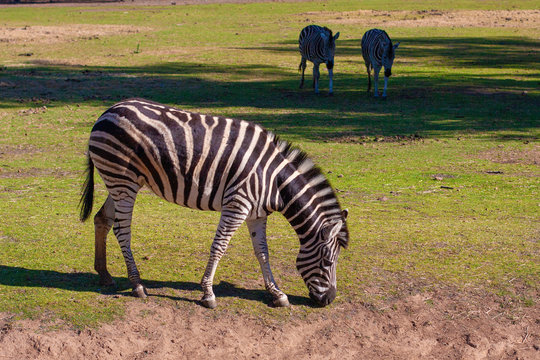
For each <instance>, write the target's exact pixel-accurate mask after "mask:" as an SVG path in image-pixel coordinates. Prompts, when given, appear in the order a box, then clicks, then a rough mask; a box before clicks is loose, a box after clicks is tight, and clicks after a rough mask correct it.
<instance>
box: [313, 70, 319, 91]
mask: <svg viewBox="0 0 540 360" xmlns="http://www.w3.org/2000/svg"><path fill="white" fill-rule="evenodd" d="M320 77H321V73H320V71H319V64H313V88H314V89H315V94H318V93H319V78H320Z"/></svg>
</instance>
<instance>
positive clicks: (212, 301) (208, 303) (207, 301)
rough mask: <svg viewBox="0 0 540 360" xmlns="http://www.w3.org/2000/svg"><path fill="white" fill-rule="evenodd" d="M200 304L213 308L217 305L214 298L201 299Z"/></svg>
mask: <svg viewBox="0 0 540 360" xmlns="http://www.w3.org/2000/svg"><path fill="white" fill-rule="evenodd" d="M201 305H202V306H204V307H205V308H207V309H215V308H216V307H217V301H216V299H215V298H209V299H202V300H201Z"/></svg>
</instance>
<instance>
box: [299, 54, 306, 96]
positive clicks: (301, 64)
mask: <svg viewBox="0 0 540 360" xmlns="http://www.w3.org/2000/svg"><path fill="white" fill-rule="evenodd" d="M306 66H307V64H306V58H302V60H301V61H300V66H298V71H302V79H301V80H300V89H302V88H303V87H304V72H305V71H306Z"/></svg>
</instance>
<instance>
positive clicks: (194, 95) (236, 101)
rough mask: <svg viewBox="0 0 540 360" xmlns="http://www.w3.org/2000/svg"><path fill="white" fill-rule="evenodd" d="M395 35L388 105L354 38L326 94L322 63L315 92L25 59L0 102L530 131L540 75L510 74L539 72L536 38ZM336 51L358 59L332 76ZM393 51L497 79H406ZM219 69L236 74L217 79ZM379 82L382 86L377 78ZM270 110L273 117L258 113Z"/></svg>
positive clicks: (399, 128) (254, 68)
mask: <svg viewBox="0 0 540 360" xmlns="http://www.w3.org/2000/svg"><path fill="white" fill-rule="evenodd" d="M397 40H399V41H402V45H401V46H400V48H399V50H398V52H397V60H396V64H395V66H394V68H393V73H394V74H395V76H392V78H391V79H390V82H389V89H388V94H389V95H388V99H387V100H386V101H383V100H379V99H374V98H373V97H372V96H371V95H368V94H367V93H366V89H367V75H366V74H365V68H364V65H363V62H362V61H361V55H360V47H359V43H360V39H354V40H342V41H341V40H338V46H337V57H336V69H335V76H334V87H335V96H333V97H328V96H327V94H326V91H327V88H328V77H327V72H326V70H325V69H324V70H322V71H321V74H322V75H321V85H320V86H321V94H320V95H315V94H314V93H313V91H312V89H310V88H307V89H303V90H300V89H298V86H299V83H300V75H299V74H297V73H296V68H295V69H291V70H284V69H283V68H279V67H275V66H270V65H263V64H257V65H234V66H233V65H208V64H197V63H182V62H178V63H161V64H154V65H150V66H141V67H133V66H126V67H114V66H68V65H63V64H56V63H51V62H45V61H40V60H31V59H30V60H29V61H28V64H29V66H27V67H24V68H0V81H2V82H3V85H2V88H1V90H2V91H1V93H0V108H11V107H13V106H19V107H20V106H40V105H42V104H47V106H49V107H54V106H56V105H58V106H60V105H64V104H69V105H75V104H81V103H86V104H91V105H95V106H103V110H105V109H106V108H107V107H108V106H110V105H112V104H114V103H115V102H118V101H120V100H122V99H125V98H129V97H143V98H148V99H151V100H154V101H158V102H163V103H167V104H171V105H173V106H176V107H179V108H184V109H186V110H190V109H201V108H203V109H204V108H212V112H216V113H214V114H213V115H223V116H230V117H239V118H243V119H245V120H250V121H254V122H257V123H260V124H261V125H263V126H265V127H266V128H268V129H270V130H273V131H275V132H276V133H278V134H282V135H285V134H287V135H288V136H289V135H290V136H298V137H302V138H305V139H309V140H316V141H321V140H333V139H339V138H341V137H344V136H345V137H347V136H379V135H380V136H397V135H405V136H407V135H414V134H420V135H422V136H424V137H429V136H438V137H441V136H452V135H453V134H454V133H456V132H460V133H462V132H475V131H494V130H495V131H497V130H510V131H523V132H528V131H530V129H531V128H535V127H538V126H539V125H540V120H539V119H540V111H539V109H540V106H539V105H540V99H539V96H538V95H537V94H532V93H531V92H532V91H536V92H537V89H538V87H539V85H540V84H539V82H538V77H539V76H540V73H539V72H537V73H534V74H531V75H530V76H524V75H519V77H517V78H516V77H515V72H514V69H536V70H538V68H539V67H538V63H539V59H538V51H537V49H538V45H540V42H538V41H534V40H529V39H523V38H500V39H497V38H496V39H493V38H491V39H483V38H415V39H403V40H402V39H396V41H397ZM284 45H287V46H286V47H284ZM289 45H290V46H289ZM261 49H265V50H267V51H271V52H283V51H286V52H290V53H291V56H293V55H295V54H297V52H298V50H297V44H296V40H294V41H293V40H291V41H287V42H284V43H278V44H276V45H275V46H266V47H263V48H254V50H256V51H260V50H261ZM244 50H245V49H244ZM339 54H348V55H355V56H357V59H358V73H357V74H354V75H351V74H342V73H340V72H339ZM400 57H402V58H409V59H413V60H414V59H418V61H421V62H429V61H433V62H435V63H441V64H444V66H456V67H460V68H461V67H463V68H478V69H484V68H485V69H489V68H498V69H504V71H503V73H500V74H497V75H490V74H481V73H478V74H475V73H473V74H471V72H470V71H468V73H467V74H445V73H444V72H441V73H433V72H431V71H422V66H418V68H417V69H418V70H417V71H416V72H415V73H414V74H413V75H410V76H406V75H402V74H400V63H399V61H400V60H399V58H400ZM430 59H431V60H430ZM298 61H300V57H299V56H298ZM414 61H416V60H414ZM441 66H442V65H441ZM220 74H221V75H225V76H231V77H233V78H234V79H235V80H233V81H220V80H219V78H220V76H219V75H220ZM212 75H216V76H212ZM214 79H216V80H214ZM251 79H256V80H251ZM265 79H269V80H265ZM310 83H311V79H310V78H309V77H308V84H310ZM380 86H381V89H382V80H381V81H380ZM221 107H223V108H225V107H226V108H259V109H261V112H260V113H258V112H257V111H253V112H251V113H249V114H248V115H246V114H245V113H234V112H231V110H230V109H227V110H226V111H223V112H220V111H219V110H218V109H219V108H221ZM269 110H270V112H271V113H272V115H270V116H269V115H267V114H264V112H266V113H268V111H269ZM274 110H275V111H274ZM84 120H85V121H84V122H82V123H80V124H82V126H86V127H88V128H90V126H91V124H93V122H94V121H95V120H96V119H84ZM524 136H526V135H524ZM504 139H505V138H504V137H500V140H504Z"/></svg>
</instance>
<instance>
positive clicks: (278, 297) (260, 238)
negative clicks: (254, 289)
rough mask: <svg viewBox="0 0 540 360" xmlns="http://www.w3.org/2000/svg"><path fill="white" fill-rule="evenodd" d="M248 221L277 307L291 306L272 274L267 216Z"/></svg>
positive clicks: (268, 287) (254, 248)
mask: <svg viewBox="0 0 540 360" xmlns="http://www.w3.org/2000/svg"><path fill="white" fill-rule="evenodd" d="M246 223H247V226H248V229H249V234H250V235H251V242H252V243H253V250H254V251H255V256H256V257H257V260H259V264H260V265H261V271H262V274H263V279H264V285H265V287H266V290H268V291H269V292H270V294H272V297H273V301H272V303H273V304H274V306H276V307H283V306H289V300H288V298H287V295H285V294H284V293H283V292H282V291H281V290H279V288H278V286H277V285H276V282H275V280H274V276H273V275H272V270H270V261H269V256H268V244H267V242H266V218H262V219H256V220H248V221H247V222H246Z"/></svg>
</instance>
